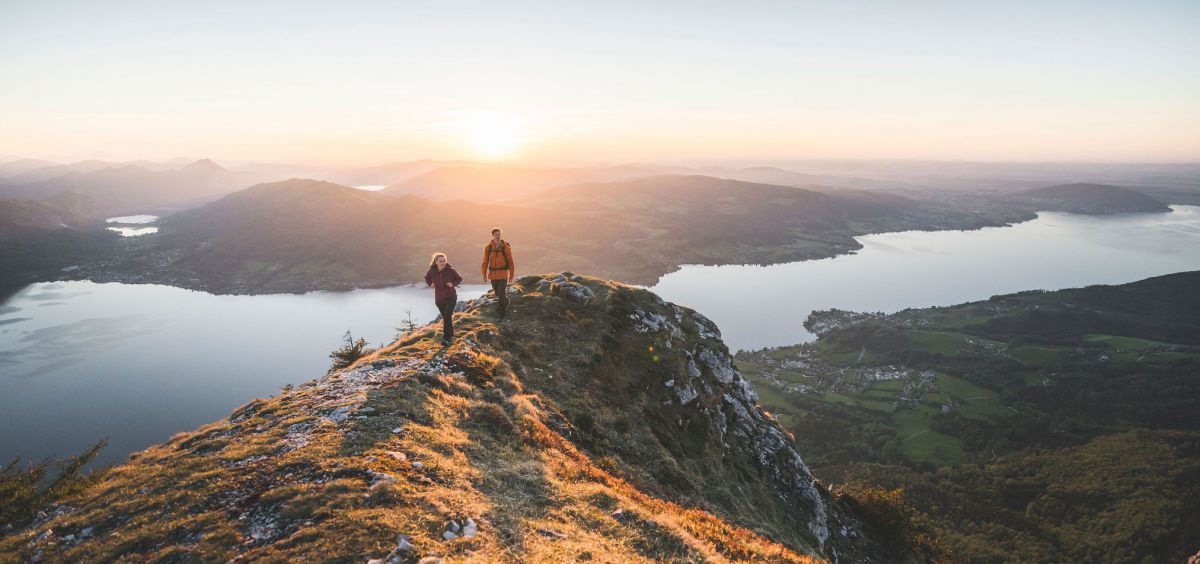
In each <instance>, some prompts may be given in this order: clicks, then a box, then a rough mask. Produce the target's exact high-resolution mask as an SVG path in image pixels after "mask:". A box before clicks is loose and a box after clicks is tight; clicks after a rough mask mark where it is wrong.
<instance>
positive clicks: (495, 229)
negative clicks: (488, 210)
mask: <svg viewBox="0 0 1200 564" xmlns="http://www.w3.org/2000/svg"><path fill="white" fill-rule="evenodd" d="M497 233H504V231H502V230H501V229H500V228H499V227H493V228H492V235H495V234H497Z"/></svg>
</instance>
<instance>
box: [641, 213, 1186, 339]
mask: <svg viewBox="0 0 1200 564" xmlns="http://www.w3.org/2000/svg"><path fill="white" fill-rule="evenodd" d="M1173 209H1174V210H1175V211H1173V212H1171V213H1164V214H1158V213H1155V214H1128V215H1119V216H1108V217H1091V216H1081V215H1072V214H1063V213H1046V212H1043V213H1041V214H1040V215H1039V216H1038V219H1036V220H1034V221H1029V222H1025V223H1021V224H1017V225H1015V226H1012V227H989V228H985V229H980V230H977V231H935V232H925V231H906V232H902V233H885V234H879V235H869V236H866V237H860V238H859V239H858V240H859V242H861V243H862V245H863V248H862V249H861V250H859V251H858V252H857V253H856V254H853V255H844V256H839V257H834V258H830V259H824V260H816V261H806V262H798V263H791V264H780V265H774V266H766V267H762V266H688V267H684V268H683V269H681V270H680V271H678V272H674V273H672V274H669V275H667V276H665V277H663V279H662V280H661V281H660V282H659V284H658V285H656V286H655V287H653V288H652V289H653V290H654V291H655V292H658V293H659V294H660V295H662V297H663V298H665V299H667V300H671V301H675V302H678V303H681V304H685V305H689V306H691V307H694V308H696V309H698V310H700V311H701V312H702V313H704V314H705V315H707V316H709V317H711V318H712V319H713V321H715V322H716V323H717V325H718V326H719V327H720V328H721V332H722V334H723V336H724V338H725V342H726V343H727V344H728V345H729V347H730V348H731V349H757V348H762V347H766V346H779V345H786V344H793V343H797V342H801V341H807V340H811V339H812V338H813V335H812V334H811V333H809V332H808V331H806V330H805V329H804V326H803V323H804V320H805V319H806V318H807V317H808V314H809V313H811V312H812V311H813V310H817V309H828V308H831V307H836V308H841V309H848V310H854V311H884V312H895V311H899V310H901V309H904V308H907V307H928V306H933V305H951V304H956V303H961V302H966V301H973V300H982V299H987V298H989V297H991V296H993V295H996V294H1007V293H1011V292H1019V291H1021V290H1029V289H1035V288H1036V289H1047V290H1055V289H1061V288H1070V287H1077V286H1086V285H1089V284H1120V283H1125V282H1133V281H1135V280H1141V279H1143V278H1148V277H1151V276H1157V275H1161V274H1168V273H1172V272H1181V271H1186V270H1196V269H1200V207H1196V206H1173Z"/></svg>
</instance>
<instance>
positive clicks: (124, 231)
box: [108, 227, 158, 237]
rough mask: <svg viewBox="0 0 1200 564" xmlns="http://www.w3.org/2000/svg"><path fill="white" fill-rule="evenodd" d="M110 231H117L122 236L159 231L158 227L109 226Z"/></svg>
mask: <svg viewBox="0 0 1200 564" xmlns="http://www.w3.org/2000/svg"><path fill="white" fill-rule="evenodd" d="M108 230H109V231H116V232H117V233H120V234H121V236H122V237H137V236H138V235H149V234H151V233H158V228H157V227H109V228H108Z"/></svg>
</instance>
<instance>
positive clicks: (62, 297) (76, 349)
mask: <svg viewBox="0 0 1200 564" xmlns="http://www.w3.org/2000/svg"><path fill="white" fill-rule="evenodd" d="M483 290H484V287H483V286H465V287H464V288H462V289H460V290H459V295H460V297H462V298H463V299H469V298H474V297H476V296H479V295H481V294H482V293H483ZM44 304H59V305H57V306H56V307H40V306H42V305H44ZM409 310H411V311H412V317H413V319H414V320H417V321H418V322H424V321H428V320H431V319H433V318H434V317H436V316H437V308H435V307H434V305H433V290H431V289H426V288H419V287H412V286H400V287H394V288H385V289H375V290H356V291H353V292H345V293H325V292H314V293H309V294H304V295H268V296H214V295H211V294H205V293H202V292H195V291H190V290H183V289H179V288H171V287H167V286H153V285H128V284H96V283H92V282H58V283H48V284H34V285H32V286H29V287H27V288H25V289H24V290H22V291H21V292H19V293H17V294H16V295H14V296H13V297H12V298H10V299H9V300H8V301H7V302H5V303H4V304H3V305H0V414H3V415H4V424H3V425H0V459H2V460H4V461H8V460H11V459H12V458H13V457H14V456H18V455H19V456H21V457H22V458H26V459H35V460H37V459H41V458H44V457H47V456H50V455H65V454H73V453H77V452H79V451H81V450H83V449H84V448H86V447H87V446H88V445H90V444H91V443H94V442H95V441H96V440H98V439H100V438H104V437H108V438H109V439H110V443H109V447H108V449H107V452H106V453H105V454H104V455H103V461H105V462H113V461H117V460H121V459H123V458H124V457H125V455H127V454H128V453H130V452H133V451H135V450H139V449H142V448H145V447H146V446H149V445H150V444H153V443H157V442H162V441H164V440H166V439H167V438H168V437H170V436H171V435H172V434H174V433H177V432H179V431H184V430H188V429H192V428H195V427H196V426H198V425H200V424H203V423H205V422H208V421H212V420H215V419H218V418H221V417H224V416H226V415H228V414H229V412H230V411H231V410H233V409H234V408H235V407H237V406H239V405H241V404H243V403H246V402H247V401H250V400H251V399H253V398H255V397H263V396H267V395H271V394H274V393H275V392H277V391H278V389H279V387H280V386H282V385H284V384H288V383H291V384H299V383H301V382H304V381H307V380H310V379H312V378H315V377H318V376H320V375H321V374H323V373H324V372H325V370H326V369H327V368H328V366H329V357H328V355H329V352H330V351H332V350H333V349H334V348H336V347H337V346H338V345H339V343H340V340H341V338H342V334H343V333H344V332H345V331H346V330H347V329H350V330H352V331H353V333H354V336H355V337H359V336H361V337H364V338H366V339H367V340H368V341H369V342H370V343H371V344H372V345H378V344H381V343H384V342H390V341H391V338H392V336H393V335H394V334H395V333H396V327H397V326H398V325H399V324H400V321H401V320H402V319H404V318H405V317H406V315H407V312H408V311H409Z"/></svg>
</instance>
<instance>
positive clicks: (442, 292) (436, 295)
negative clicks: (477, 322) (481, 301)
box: [425, 264, 462, 302]
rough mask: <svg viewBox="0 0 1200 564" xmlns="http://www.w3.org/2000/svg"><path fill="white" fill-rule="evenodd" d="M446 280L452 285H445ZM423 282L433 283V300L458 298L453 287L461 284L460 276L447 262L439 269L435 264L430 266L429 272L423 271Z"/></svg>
mask: <svg viewBox="0 0 1200 564" xmlns="http://www.w3.org/2000/svg"><path fill="white" fill-rule="evenodd" d="M447 282H449V283H451V284H453V285H454V286H453V287H449V288H448V287H446V283H447ZM425 283H426V284H431V285H433V301H435V302H440V301H442V300H448V299H458V290H456V289H455V288H456V287H458V285H459V284H462V276H459V275H458V272H457V271H455V270H454V267H453V266H450V265H448V264H447V265H446V268H443V269H441V270H438V268H437V266H431V267H429V272H426V273H425Z"/></svg>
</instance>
